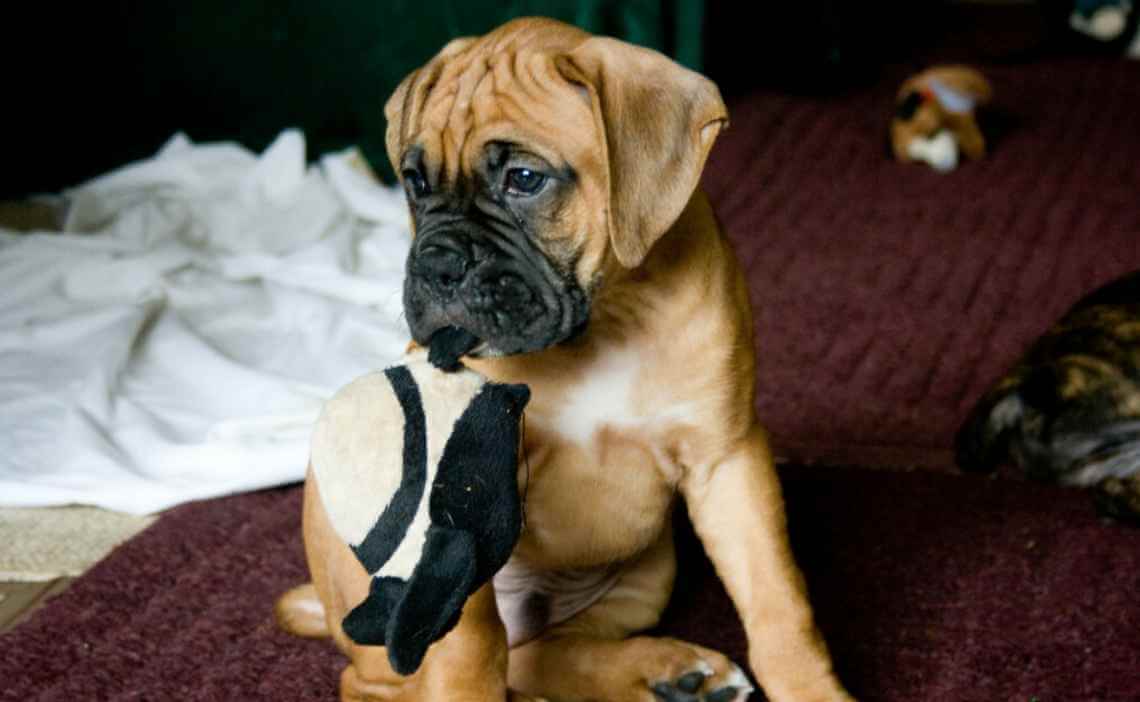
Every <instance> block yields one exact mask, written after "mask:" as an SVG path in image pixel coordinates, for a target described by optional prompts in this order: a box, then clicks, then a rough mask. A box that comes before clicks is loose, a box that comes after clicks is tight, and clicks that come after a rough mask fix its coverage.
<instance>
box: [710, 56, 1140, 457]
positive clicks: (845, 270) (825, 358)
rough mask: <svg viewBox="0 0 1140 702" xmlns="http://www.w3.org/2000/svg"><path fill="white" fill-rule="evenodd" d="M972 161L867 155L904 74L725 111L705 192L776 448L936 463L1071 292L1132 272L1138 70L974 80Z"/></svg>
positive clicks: (1084, 65)
mask: <svg viewBox="0 0 1140 702" xmlns="http://www.w3.org/2000/svg"><path fill="white" fill-rule="evenodd" d="M986 73H987V74H988V75H989V76H990V78H991V80H992V81H993V83H994V90H995V95H996V96H997V105H996V110H995V111H996V112H997V113H998V114H997V115H996V116H995V118H993V119H991V120H990V122H991V124H993V123H995V122H996V124H993V127H995V128H996V131H998V132H999V135H998V137H997V139H996V141H995V143H994V148H993V153H992V156H991V158H989V159H987V160H986V161H983V162H979V163H972V164H966V165H963V166H961V167H959V169H958V170H957V171H955V172H954V173H951V174H949V175H942V174H938V173H935V172H934V171H932V170H930V169H928V168H925V167H922V166H902V165H899V164H896V163H894V162H892V161H890V160H888V159H887V158H886V153H887V150H886V124H887V122H886V120H887V117H888V116H889V111H890V106H891V105H892V100H893V96H894V92H895V90H896V88H897V86H898V84H899V83H900V82H901V81H902V79H903V77H904V76H905V75H907V74H908V71H906V70H901V69H900V70H899V71H897V72H896V73H895V74H894V75H888V76H886V77H885V78H884V80H883V81H882V82H881V83H880V85H879V86H878V87H877V88H875V89H873V90H871V91H865V92H860V93H856V94H853V95H851V96H849V97H843V98H830V99H822V98H821V99H809V98H792V97H786V96H773V95H758V96H754V97H753V98H751V99H748V100H745V101H741V102H738V103H736V104H733V105H730V115H731V120H732V124H731V126H730V127H729V129H728V131H726V132H725V133H724V135H723V136H722V138H721V141H720V142H719V143H718V145H717V147H716V148H715V149H714V150H713V153H712V156H711V157H710V161H709V165H708V167H707V168H706V171H705V179H704V182H705V187H706V189H707V190H708V191H709V194H710V195H711V197H712V200H713V203H714V205H715V206H716V209H717V213H718V215H719V216H720V217H721V219H722V221H723V222H724V224H725V226H726V228H727V229H728V231H729V234H730V235H731V236H732V238H733V240H734V241H735V242H736V245H737V250H738V252H739V254H740V257H741V259H742V260H743V261H744V264H745V266H746V268H747V271H748V276H749V279H750V281H751V287H752V292H753V305H754V307H755V309H756V340H757V346H758V349H759V364H760V367H759V371H760V372H759V388H758V389H759V393H758V395H759V398H760V399H759V403H760V412H761V417H762V419H763V420H764V421H765V423H766V424H767V425H768V427H769V430H770V431H771V432H772V434H773V435H774V437H775V440H776V442H777V444H779V445H780V446H781V449H782V450H781V453H784V454H785V455H791V456H796V457H799V458H803V459H830V460H832V461H837V462H841V463H854V464H858V465H878V464H882V463H895V464H900V463H901V464H915V465H924V466H927V467H947V466H949V465H950V464H951V461H952V458H951V455H950V452H949V447H950V445H951V441H952V437H953V434H954V431H955V429H956V428H957V425H958V423H959V421H960V420H961V419H962V418H963V417H964V416H965V414H966V412H967V411H968V409H969V406H970V404H971V403H972V402H973V401H974V400H975V399H976V398H977V397H978V396H979V395H980V394H981V393H982V391H983V390H984V389H985V388H986V387H987V385H988V384H989V383H990V382H992V381H993V380H994V379H995V378H997V377H998V376H999V375H1001V373H1002V371H1003V370H1004V369H1005V368H1006V367H1007V366H1008V365H1009V364H1010V363H1012V362H1013V360H1014V359H1015V358H1016V357H1017V356H1019V355H1020V353H1021V352H1022V351H1023V350H1024V349H1025V347H1026V346H1027V344H1028V342H1029V341H1030V340H1031V339H1033V338H1034V337H1036V336H1037V335H1039V334H1040V333H1042V332H1043V331H1044V330H1045V329H1046V328H1048V327H1049V326H1050V324H1052V322H1053V321H1054V320H1055V319H1056V318H1057V317H1059V316H1060V315H1061V314H1062V313H1063V312H1064V311H1065V309H1067V308H1068V307H1069V305H1070V304H1072V303H1073V302H1075V301H1076V300H1077V299H1078V298H1079V297H1080V296H1081V294H1082V293H1084V292H1087V291H1089V290H1091V289H1092V288H1094V287H1096V286H1097V285H1098V284H1099V283H1102V282H1105V281H1107V280H1109V279H1111V278H1114V277H1116V276H1117V275H1120V274H1121V273H1124V272H1127V271H1131V270H1135V269H1137V268H1140V127H1138V126H1137V125H1138V123H1140V122H1138V120H1140V117H1138V115H1140V61H1131V62H1129V61H1090V60H1076V59H1073V60H1054V61H1051V62H1041V63H1037V64H1033V65H1029V66H1019V67H1004V68H992V69H987V70H986Z"/></svg>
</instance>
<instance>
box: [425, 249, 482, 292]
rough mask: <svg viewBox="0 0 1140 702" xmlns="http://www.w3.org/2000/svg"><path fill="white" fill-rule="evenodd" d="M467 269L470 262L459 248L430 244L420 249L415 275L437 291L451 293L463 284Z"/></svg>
mask: <svg viewBox="0 0 1140 702" xmlns="http://www.w3.org/2000/svg"><path fill="white" fill-rule="evenodd" d="M469 267H470V261H469V260H468V258H467V256H466V254H464V253H463V251H462V250H461V249H460V248H458V247H452V246H446V245H436V244H432V245H429V246H425V247H423V248H422V249H420V252H419V256H417V257H416V270H415V273H416V275H419V276H420V277H422V278H425V279H427V281H428V282H429V283H431V285H432V287H434V288H436V289H437V290H440V291H442V292H451V291H453V290H454V289H455V288H457V287H458V286H459V284H460V283H462V282H463V279H464V278H465V277H466V276H467V270H468V268H469Z"/></svg>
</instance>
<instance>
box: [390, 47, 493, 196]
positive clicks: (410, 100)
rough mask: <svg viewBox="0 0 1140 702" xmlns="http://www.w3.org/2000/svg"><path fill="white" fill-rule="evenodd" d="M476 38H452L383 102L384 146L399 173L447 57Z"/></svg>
mask: <svg viewBox="0 0 1140 702" xmlns="http://www.w3.org/2000/svg"><path fill="white" fill-rule="evenodd" d="M474 42H475V37H459V38H458V39H452V40H451V41H449V42H448V43H447V44H446V45H445V46H444V47H443V48H442V49H440V51H439V53H438V54H436V55H435V57H434V58H432V60H431V61H429V62H428V63H427V65H426V66H424V67H423V68H417V69H416V70H414V71H412V72H411V73H409V74H408V75H407V77H406V78H404V80H402V81H400V84H399V85H398V86H396V90H395V92H393V93H392V96H391V97H389V98H388V102H386V103H385V104H384V117H385V119H387V120H388V127H387V129H386V130H385V132H384V146H385V148H386V149H387V151H388V161H390V162H391V164H392V169H393V170H394V171H395V172H396V175H399V174H400V170H401V169H400V157H401V156H403V151H404V140H405V139H406V137H407V136H408V132H409V131H410V127H411V126H412V125H414V124H415V123H416V122H417V121H418V116H419V114H420V112H421V111H422V110H423V106H424V102H425V101H426V100H427V97H428V95H429V94H430V93H431V89H432V88H433V87H435V83H436V81H437V80H439V76H440V74H441V73H443V68H444V64H446V62H447V59H449V58H451V57H452V56H455V55H456V54H458V53H460V52H462V51H463V50H464V49H466V48H467V47H468V46H471V44H473V43H474Z"/></svg>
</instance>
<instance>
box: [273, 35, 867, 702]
mask: <svg viewBox="0 0 1140 702" xmlns="http://www.w3.org/2000/svg"><path fill="white" fill-rule="evenodd" d="M650 84H651V85H652V89H650ZM387 115H388V118H389V120H390V129H389V133H388V148H389V151H390V155H391V157H392V160H393V163H394V164H395V165H396V167H397V170H399V166H400V158H402V152H403V149H404V147H405V146H406V145H408V144H411V143H413V142H414V143H418V144H425V145H427V148H425V165H426V167H427V168H428V169H429V170H430V171H432V173H433V175H432V177H433V178H442V179H445V180H446V178H447V177H448V176H447V174H448V173H451V174H452V175H454V174H458V173H463V172H464V168H467V167H468V165H467V164H470V163H471V162H472V161H473V158H474V154H476V153H477V152H478V149H480V148H481V146H482V145H483V144H485V143H486V142H487V141H488V140H491V139H510V140H512V141H515V142H517V143H522V144H525V145H526V146H527V147H528V148H529V149H533V150H534V151H535V152H536V153H538V154H540V155H541V156H542V157H543V158H544V159H546V160H547V161H548V162H549V163H551V164H553V165H556V166H557V165H559V164H569V165H571V166H572V167H573V168H574V170H575V172H576V173H577V174H578V181H577V183H576V185H577V188H576V190H575V194H574V196H573V197H572V198H571V199H570V200H569V201H567V202H564V203H562V205H561V210H560V211H559V212H558V213H557V218H553V219H552V221H551V222H550V226H549V229H548V230H546V232H545V234H544V236H546V237H547V240H545V241H544V242H543V245H544V247H545V248H546V250H547V251H549V252H552V253H554V254H557V252H560V251H562V252H566V253H567V254H574V255H575V256H576V258H575V259H574V260H576V265H577V267H576V268H575V274H576V276H577V277H578V279H579V280H580V281H581V282H582V283H583V284H584V285H589V286H590V287H591V288H592V289H593V290H594V297H593V302H592V312H591V319H590V324H589V327H588V329H587V331H586V333H585V334H584V335H582V336H581V337H579V338H578V339H576V340H575V341H573V342H570V343H566V344H563V345H560V346H555V347H553V348H550V349H548V350H545V351H542V352H538V353H532V354H526V355H521V356H511V357H503V358H486V359H469V365H471V366H472V367H473V368H474V369H475V370H478V371H480V372H482V373H484V374H486V375H487V376H489V377H490V378H492V379H493V380H496V381H505V382H525V383H527V384H528V385H529V386H530V388H531V392H532V399H531V402H530V404H529V406H528V409H527V425H526V428H527V432H526V446H525V449H526V455H527V456H528V458H529V460H528V463H529V466H528V468H529V475H524V474H521V473H520V485H526V486H527V487H526V498H527V502H526V517H527V523H526V526H525V529H524V531H523V534H522V537H521V540H520V541H519V544H518V546H517V548H516V551H515V554H514V556H513V557H514V558H516V559H521V561H523V562H525V563H526V564H527V565H528V566H530V567H533V568H545V569H572V568H589V567H598V566H603V565H607V564H611V563H622V564H624V565H623V569H624V570H623V572H622V575H621V578H620V580H619V582H618V584H617V585H616V586H615V587H614V588H613V589H612V590H610V591H609V592H608V593H607V594H606V595H605V596H604V597H603V598H602V599H601V600H599V601H598V602H596V603H595V604H593V605H592V606H590V607H589V608H588V609H586V610H585V611H583V612H581V613H579V614H578V615H576V616H574V617H573V618H572V619H570V620H569V621H566V622H563V623H561V624H559V625H557V626H554V627H552V628H551V629H550V630H548V631H547V632H546V633H545V634H544V635H543V636H542V637H540V638H538V639H536V640H533V641H530V642H528V643H526V644H524V645H522V646H520V647H518V648H516V649H514V650H512V651H510V654H509V657H508V653H507V650H506V645H505V638H504V631H503V626H502V624H501V622H500V621H499V619H498V617H497V615H496V612H495V607H494V600H493V597H492V593H491V592H490V589H491V588H490V586H487V587H485V588H484V589H483V590H481V591H480V592H479V593H477V594H476V595H475V596H474V597H472V598H471V600H470V601H469V602H468V604H467V606H466V608H465V609H464V614H463V617H462V619H461V621H460V624H459V626H458V627H457V629H456V630H455V631H453V632H452V633H450V634H448V635H447V636H446V637H445V638H444V639H442V640H441V641H440V642H438V643H437V644H435V645H433V646H432V647H431V649H430V650H429V652H428V656H427V658H426V659H425V662H424V665H423V667H422V668H421V669H420V671H419V672H418V673H417V674H416V675H414V676H412V677H411V678H408V679H401V678H399V677H398V676H396V675H395V674H394V673H392V671H391V670H390V669H389V668H388V667H387V662H386V660H385V657H384V650H383V649H382V648H367V647H360V646H356V645H354V644H353V643H352V642H350V641H349V640H347V639H346V637H345V636H344V634H343V632H342V631H341V630H340V625H339V622H340V620H341V618H342V617H343V616H344V614H345V613H346V612H347V611H348V609H350V608H351V607H352V606H354V605H355V604H356V603H357V602H359V601H360V600H361V599H362V598H363V597H364V595H365V593H366V591H367V587H368V580H367V577H366V575H365V574H364V571H363V569H362V568H361V566H360V564H359V563H358V562H357V561H356V559H355V558H354V557H353V556H352V554H351V552H350V551H349V550H348V548H347V547H346V546H345V545H344V544H343V543H341V542H340V541H339V540H337V538H336V536H335V534H334V533H333V531H332V530H331V528H330V526H329V524H328V521H327V517H326V516H325V515H324V513H323V508H322V506H321V504H320V500H319V496H318V495H316V494H315V490H316V488H315V486H314V484H313V481H309V482H308V483H307V485H306V497H305V520H304V533H305V546H306V554H307V557H308V559H309V564H310V569H311V572H312V575H313V582H314V585H315V591H313V593H312V595H315V596H316V597H318V598H319V600H320V602H322V603H323V605H324V608H325V612H326V617H327V622H328V628H329V630H330V631H331V632H332V635H333V638H334V639H335V641H336V642H337V644H338V645H339V646H340V648H341V649H342V650H343V651H344V652H345V653H346V654H347V655H348V657H349V658H350V659H351V661H352V662H351V664H350V665H349V667H348V669H347V670H346V672H345V675H344V676H343V677H342V697H343V698H344V699H372V700H442V699H446V700H458V699H464V700H466V699H481V700H484V699H485V700H492V699H493V700H502V699H504V697H505V696H506V695H507V694H508V693H507V684H508V682H509V685H510V687H511V688H512V689H514V690H517V691H519V692H515V693H511V694H522V693H526V694H530V695H535V696H540V697H550V698H553V699H559V700H587V699H591V700H593V699H604V700H618V701H626V700H628V701H630V702H634V701H636V702H650V701H651V700H653V699H654V696H653V694H652V692H651V691H650V689H649V685H651V684H652V683H654V682H657V681H661V680H669V679H674V678H676V677H677V676H679V675H682V674H684V673H686V672H690V671H692V670H694V669H703V670H707V671H710V672H711V673H712V675H711V677H710V678H709V680H708V681H707V683H706V685H705V687H704V688H702V689H703V691H705V692H707V691H708V690H712V689H716V688H717V687H719V686H722V685H726V684H730V683H733V682H740V681H741V680H742V678H741V675H740V672H739V671H738V670H737V669H736V668H735V666H734V665H733V664H732V663H731V662H730V661H728V660H727V659H726V658H724V656H722V655H720V654H719V653H716V652H714V651H709V650H708V649H704V648H700V647H697V646H694V645H691V644H687V643H684V642H680V641H675V640H669V639H657V638H648V637H632V638H631V635H632V634H634V633H635V632H637V631H640V630H643V629H645V628H648V627H650V626H652V625H653V624H655V623H656V622H657V621H658V618H659V617H660V614H661V612H662V610H663V609H664V607H665V605H666V603H667V602H668V599H669V595H670V593H671V590H672V582H673V577H674V574H675V572H676V567H677V566H676V563H675V560H674V553H673V546H672V538H671V532H670V529H671V525H670V519H669V516H670V513H671V509H672V506H673V503H674V500H675V499H676V496H678V495H680V496H681V497H682V498H684V499H685V501H686V503H687V506H688V509H689V512H690V514H691V516H692V520H693V523H694V525H695V527H696V530H697V533H698V534H699V536H700V538H701V540H702V542H703V544H704V546H705V548H706V550H707V551H708V553H709V556H710V557H711V558H712V560H713V562H714V564H715V566H716V569H717V572H718V574H719V575H720V577H721V578H722V580H723V581H724V583H725V586H726V588H727V590H728V592H729V594H730V595H731V597H732V599H733V602H734V603H735V605H736V607H737V609H738V611H739V613H740V616H741V619H742V621H743V622H744V624H745V628H746V630H747V634H748V640H749V659H748V663H749V664H750V666H751V668H752V670H753V671H754V673H755V675H756V676H757V678H758V680H759V682H760V683H761V685H762V686H763V687H764V689H765V692H766V693H767V694H768V696H769V698H770V699H772V700H774V701H775V702H791V701H795V702H812V701H816V700H819V701H822V700H849V699H851V698H850V697H849V696H848V695H847V694H846V693H845V692H844V691H843V689H842V687H841V685H840V684H839V682H838V681H837V680H836V678H835V676H834V674H833V672H832V667H831V662H830V659H829V657H828V652H827V648H826V646H825V644H824V642H823V641H822V639H821V637H820V635H819V633H818V632H817V631H816V629H815V626H814V624H813V621H812V614H811V609H810V607H809V605H808V601H807V597H806V591H805V587H804V583H803V579H802V577H801V576H800V573H799V571H798V569H797V567H796V565H795V563H794V562H793V559H792V554H791V551H790V549H789V547H788V542H787V534H786V526H785V517H784V506H783V499H782V496H781V492H780V486H779V483H778V480H777V477H776V474H775V471H774V469H773V466H772V457H771V454H770V452H769V450H768V446H767V441H766V438H765V435H764V432H763V430H762V429H761V428H760V426H759V425H758V423H757V420H756V416H755V411H754V403H753V383H754V370H753V360H754V359H753V344H752V329H753V327H752V320H751V312H750V308H749V303H748V293H747V289H746V287H745V283H744V280H743V278H742V276H741V273H740V270H739V268H738V266H737V264H736V261H735V258H734V257H733V255H732V252H731V250H730V248H729V246H728V243H727V241H726V240H725V238H724V236H723V235H722V233H721V231H720V229H719V227H718V226H717V223H716V221H715V219H714V216H713V213H712V210H711V208H710V206H709V204H708V202H707V200H706V198H705V197H704V195H703V194H701V193H700V192H695V191H694V188H695V185H696V182H697V179H698V177H699V174H700V170H701V168H702V167H703V163H704V159H705V157H706V155H707V153H708V150H709V148H710V147H711V145H712V141H713V138H714V137H715V133H716V131H717V130H718V129H719V128H720V126H721V125H722V124H723V123H724V119H725V112H724V105H723V103H722V102H721V101H720V98H719V95H718V94H717V92H716V88H715V86H713V85H712V84H711V83H709V82H708V81H707V80H705V79H703V78H701V77H700V76H698V75H697V74H694V73H692V72H689V71H686V70H684V69H682V68H680V67H679V66H677V65H676V64H673V63H672V62H670V61H668V60H667V59H665V58H664V57H662V56H660V55H658V54H655V53H653V52H649V51H647V50H644V49H639V48H636V47H632V46H630V45H627V44H622V43H620V42H616V41H613V40H601V39H596V38H590V37H589V36H588V35H586V34H584V33H583V32H581V31H579V30H577V29H574V28H572V27H568V26H566V25H562V24H558V23H554V22H550V21H546V20H520V21H516V22H512V23H510V24H508V25H505V26H504V27H502V28H500V29H499V30H496V31H495V32H492V33H491V34H489V35H487V36H486V37H483V38H480V39H464V40H457V41H456V42H453V43H452V44H450V45H448V47H446V48H445V49H444V50H443V52H441V54H440V56H438V57H437V58H436V59H434V60H433V61H432V62H430V63H429V64H428V65H427V66H425V67H424V68H423V69H421V70H420V71H417V72H416V73H414V74H413V75H412V76H410V77H409V78H408V79H407V80H406V81H405V82H404V84H403V85H402V86H401V87H400V89H399V90H398V91H397V92H396V94H395V95H394V96H393V98H392V100H391V101H390V102H389V105H388V108H387ZM650 186H652V187H650ZM567 260H571V259H570V258H568V259H567ZM611 376H612V380H611ZM599 378H601V379H603V380H604V381H605V382H601V383H597V382H594V383H592V382H591V381H592V380H593V381H596V380H598V379H599ZM607 393H613V394H612V395H610V394H607ZM574 403H580V405H575V404H574ZM568 406H570V407H571V408H573V407H579V406H580V407H581V412H580V413H579V414H575V415H570V416H567V415H566V414H565V412H567V407H568ZM595 417H596V419H597V421H596V423H594V424H590V420H591V418H595ZM520 470H525V469H523V468H520ZM299 599H300V598H299V596H298V594H297V591H293V592H292V593H290V594H289V595H287V596H286V598H285V599H284V600H282V602H281V603H280V606H279V619H281V620H282V621H285V622H289V621H290V619H291V617H290V615H289V614H288V610H290V609H291V607H290V602H292V605H293V606H292V608H296V607H297V606H298V601H299ZM308 604H309V606H312V601H311V597H310V601H309V603H308ZM282 610H285V612H284V613H282ZM298 618H300V617H298ZM300 619H302V620H303V618H300ZM297 628H299V629H301V630H302V632H303V631H305V630H308V631H312V630H313V628H314V627H312V626H311V625H301V626H298V627H297ZM508 658H509V665H508ZM437 684H438V685H439V686H441V687H439V688H437V687H435V685H437ZM741 684H742V683H741ZM440 689H446V690H447V692H446V694H441V693H440V692H439V690H440ZM520 699H521V698H520Z"/></svg>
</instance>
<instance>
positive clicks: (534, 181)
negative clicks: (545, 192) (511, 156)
mask: <svg viewBox="0 0 1140 702" xmlns="http://www.w3.org/2000/svg"><path fill="white" fill-rule="evenodd" d="M545 184H546V176H545V175H543V174H541V173H539V172H538V171H532V170H530V169H529V168H512V169H511V170H509V171H507V192H509V193H511V194H512V195H534V194H535V193H537V192H538V191H539V190H542V186H543V185H545Z"/></svg>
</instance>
